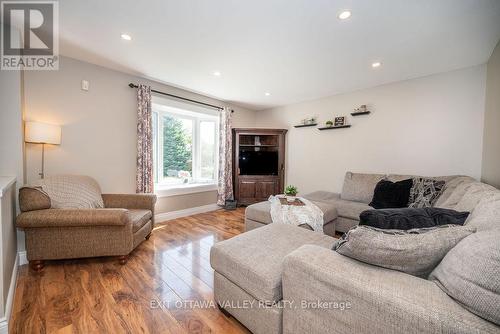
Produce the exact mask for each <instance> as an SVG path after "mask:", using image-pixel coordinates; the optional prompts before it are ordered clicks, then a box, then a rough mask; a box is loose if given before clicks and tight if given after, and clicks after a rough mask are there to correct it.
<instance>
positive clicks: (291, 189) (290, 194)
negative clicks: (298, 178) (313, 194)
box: [285, 185, 298, 202]
mask: <svg viewBox="0 0 500 334" xmlns="http://www.w3.org/2000/svg"><path fill="white" fill-rule="evenodd" d="M297 193H298V191H297V187H296V186H292V185H289V186H287V187H286V188H285V196H286V200H287V201H288V202H294V201H295V196H297Z"/></svg>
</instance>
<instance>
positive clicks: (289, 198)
mask: <svg viewBox="0 0 500 334" xmlns="http://www.w3.org/2000/svg"><path fill="white" fill-rule="evenodd" d="M296 198H297V197H296V196H288V195H286V200H287V201H288V202H295V199H296Z"/></svg>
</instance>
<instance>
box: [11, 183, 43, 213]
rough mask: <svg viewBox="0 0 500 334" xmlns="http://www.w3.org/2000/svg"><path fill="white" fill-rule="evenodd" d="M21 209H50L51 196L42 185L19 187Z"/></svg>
mask: <svg viewBox="0 0 500 334" xmlns="http://www.w3.org/2000/svg"><path fill="white" fill-rule="evenodd" d="M19 209H21V211H22V212H27V211H34V210H44V209H50V197H49V195H47V193H46V192H44V191H43V190H42V187H22V188H21V189H19Z"/></svg>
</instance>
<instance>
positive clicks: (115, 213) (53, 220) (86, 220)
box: [16, 209, 130, 228]
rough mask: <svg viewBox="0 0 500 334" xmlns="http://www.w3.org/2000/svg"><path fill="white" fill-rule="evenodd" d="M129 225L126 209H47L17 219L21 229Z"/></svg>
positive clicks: (21, 215) (30, 212)
mask: <svg viewBox="0 0 500 334" xmlns="http://www.w3.org/2000/svg"><path fill="white" fill-rule="evenodd" d="M128 223H130V219H129V215H128V210H126V209H46V210H36V211H29V212H23V213H21V214H20V215H19V216H17V219H16V225H17V227H19V228H37V227H76V226H113V225H114V226H124V225H126V224H128Z"/></svg>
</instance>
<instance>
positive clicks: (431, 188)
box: [408, 177, 446, 208]
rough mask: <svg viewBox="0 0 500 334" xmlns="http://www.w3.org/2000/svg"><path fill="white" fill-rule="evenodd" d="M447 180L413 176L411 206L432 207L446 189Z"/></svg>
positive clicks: (409, 201) (409, 205) (409, 202)
mask: <svg viewBox="0 0 500 334" xmlns="http://www.w3.org/2000/svg"><path fill="white" fill-rule="evenodd" d="M445 183H446V182H445V181H438V180H433V179H426V178H423V177H416V178H413V186H412V187H411V189H410V199H409V200H408V207H409V208H430V207H432V206H433V204H434V202H435V201H436V200H437V199H438V197H439V195H441V192H442V191H443V189H444V185H445Z"/></svg>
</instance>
